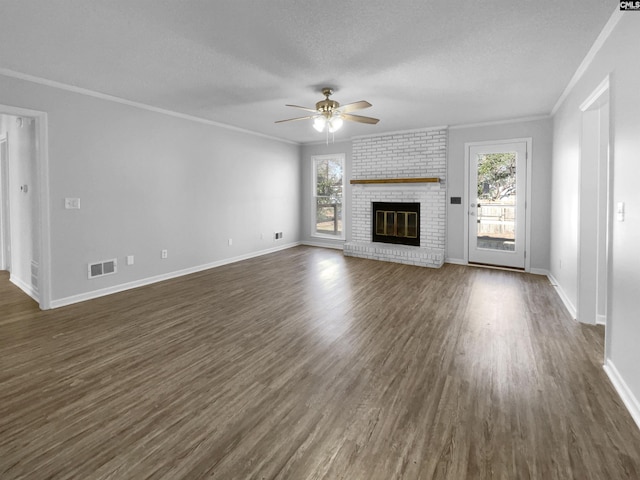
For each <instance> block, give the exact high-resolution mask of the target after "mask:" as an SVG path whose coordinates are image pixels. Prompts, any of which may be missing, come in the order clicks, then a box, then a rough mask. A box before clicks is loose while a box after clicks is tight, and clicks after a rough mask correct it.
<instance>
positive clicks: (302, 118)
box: [275, 115, 315, 123]
mask: <svg viewBox="0 0 640 480" xmlns="http://www.w3.org/2000/svg"><path fill="white" fill-rule="evenodd" d="M314 117H315V115H309V116H308V117H296V118H287V119H286V120H277V121H276V122H275V123H282V122H294V121H296V120H309V119H310V118H314Z"/></svg>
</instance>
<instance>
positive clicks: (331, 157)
mask: <svg viewBox="0 0 640 480" xmlns="http://www.w3.org/2000/svg"><path fill="white" fill-rule="evenodd" d="M323 160H333V161H339V162H340V164H341V166H342V212H341V213H342V217H341V221H342V231H341V232H340V235H331V234H328V233H318V232H317V231H316V218H317V217H316V206H317V203H318V202H317V201H316V197H317V195H316V193H317V188H316V179H317V164H318V161H323ZM345 195H346V171H345V154H344V153H332V154H329V155H312V156H311V236H312V237H315V238H327V239H334V240H344V239H345V224H346V222H345V218H344V217H345Z"/></svg>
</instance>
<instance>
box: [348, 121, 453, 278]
mask: <svg viewBox="0 0 640 480" xmlns="http://www.w3.org/2000/svg"><path fill="white" fill-rule="evenodd" d="M446 149H447V131H446V128H437V129H428V130H419V131H411V132H404V133H398V134H392V135H383V136H369V137H361V138H357V139H355V140H354V142H353V156H352V159H353V160H352V181H353V180H357V181H371V180H387V181H389V180H391V181H393V180H394V179H395V180H397V181H398V182H399V183H371V184H369V183H365V184H354V185H352V187H351V215H350V217H349V218H350V219H351V229H350V230H351V239H350V241H349V242H346V243H345V245H344V254H345V255H348V256H354V257H363V258H370V259H375V260H383V261H389V262H396V263H405V264H410V265H419V266H424V267H434V268H438V267H440V266H442V264H443V263H444V255H445V233H446V232H445V229H446ZM407 178H412V179H422V178H429V179H433V178H437V179H439V181H437V182H427V181H424V182H419V181H418V182H417V183H401V182H403V179H407ZM374 202H384V203H418V204H419V205H420V209H419V210H420V222H419V230H420V235H419V246H410V245H398V244H390V243H380V242H374V241H373V239H372V237H373V228H374V225H373V219H372V205H373V203H374Z"/></svg>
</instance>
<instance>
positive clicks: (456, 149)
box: [447, 118, 552, 271]
mask: <svg viewBox="0 0 640 480" xmlns="http://www.w3.org/2000/svg"><path fill="white" fill-rule="evenodd" d="M528 137H531V138H532V152H531V162H532V165H531V174H532V178H531V188H532V192H531V198H532V205H531V206H530V207H531V244H530V246H529V252H528V255H530V259H531V269H532V270H534V269H535V270H545V271H546V270H548V269H549V225H550V213H551V212H550V210H551V154H552V120H551V118H542V119H537V120H529V121H520V122H508V123H501V124H496V125H484V126H475V127H473V126H471V127H451V128H450V129H449V151H448V155H447V175H448V182H447V197H448V198H447V258H448V259H449V260H451V261H461V260H462V259H463V258H464V254H465V252H464V225H465V222H466V221H467V217H466V211H467V210H466V208H465V205H464V202H463V204H462V205H452V204H451V201H450V198H451V197H462V198H463V199H464V198H465V192H464V176H465V164H464V159H465V152H464V144H465V143H466V142H483V141H490V140H507V139H511V138H528Z"/></svg>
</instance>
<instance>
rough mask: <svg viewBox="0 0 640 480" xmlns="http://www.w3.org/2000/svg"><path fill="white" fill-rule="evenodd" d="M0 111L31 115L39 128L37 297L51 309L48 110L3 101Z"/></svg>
mask: <svg viewBox="0 0 640 480" xmlns="http://www.w3.org/2000/svg"><path fill="white" fill-rule="evenodd" d="M0 113H4V114H7V115H13V116H16V117H30V118H32V119H34V121H35V131H36V145H35V148H36V165H35V168H36V178H37V185H35V188H36V191H37V198H38V200H37V202H36V205H37V206H36V208H37V209H38V211H37V214H38V226H39V230H40V231H39V237H40V238H39V239H38V241H39V244H40V262H39V268H38V298H37V301H38V303H39V305H40V308H41V309H42V310H48V309H50V308H51V218H50V198H49V133H48V117H47V113H46V112H41V111H38V110H30V109H27V108H20V107H14V106H11V105H2V104H0Z"/></svg>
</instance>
